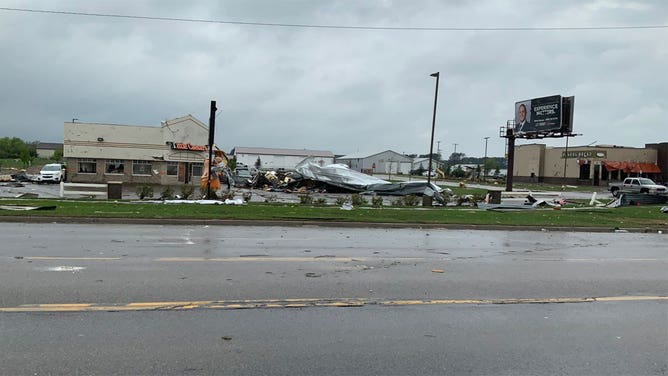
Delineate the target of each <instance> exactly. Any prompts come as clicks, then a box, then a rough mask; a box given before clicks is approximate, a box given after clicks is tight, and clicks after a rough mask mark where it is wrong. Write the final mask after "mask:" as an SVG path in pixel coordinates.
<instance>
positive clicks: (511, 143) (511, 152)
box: [506, 127, 515, 192]
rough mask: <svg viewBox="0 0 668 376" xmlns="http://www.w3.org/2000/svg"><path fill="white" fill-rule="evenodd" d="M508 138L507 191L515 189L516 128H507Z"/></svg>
mask: <svg viewBox="0 0 668 376" xmlns="http://www.w3.org/2000/svg"><path fill="white" fill-rule="evenodd" d="M506 138H507V139H508V172H507V173H506V192H512V191H513V165H514V164H515V134H514V129H512V128H510V127H508V129H507V130H506Z"/></svg>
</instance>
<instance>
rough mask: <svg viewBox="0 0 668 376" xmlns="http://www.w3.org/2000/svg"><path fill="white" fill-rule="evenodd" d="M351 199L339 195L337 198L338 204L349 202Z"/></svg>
mask: <svg viewBox="0 0 668 376" xmlns="http://www.w3.org/2000/svg"><path fill="white" fill-rule="evenodd" d="M349 201H350V199H348V198H347V197H337V198H336V205H337V206H341V205H343V204H345V203H346V202H349Z"/></svg>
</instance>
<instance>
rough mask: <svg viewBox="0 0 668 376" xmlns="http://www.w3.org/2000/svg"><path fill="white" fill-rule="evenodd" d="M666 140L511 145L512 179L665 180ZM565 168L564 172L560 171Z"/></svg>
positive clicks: (570, 181) (667, 178) (579, 181)
mask: <svg viewBox="0 0 668 376" xmlns="http://www.w3.org/2000/svg"><path fill="white" fill-rule="evenodd" d="M667 156H668V142H662V143H656V144H646V145H645V147H644V148H634V147H628V146H617V145H595V146H574V147H569V148H568V151H567V150H566V148H565V147H548V146H546V145H544V144H529V145H519V146H515V162H514V164H513V180H514V181H516V182H544V183H549V184H574V185H606V184H607V183H608V181H615V180H620V179H623V178H624V177H626V176H645V177H649V178H651V179H654V180H656V181H659V182H664V183H665V182H666V181H668V175H666V173H667V172H668V157H667ZM564 172H565V174H564Z"/></svg>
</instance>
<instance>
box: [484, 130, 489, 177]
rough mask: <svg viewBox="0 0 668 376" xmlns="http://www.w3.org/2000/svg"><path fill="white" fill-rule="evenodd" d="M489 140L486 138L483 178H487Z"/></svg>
mask: <svg viewBox="0 0 668 376" xmlns="http://www.w3.org/2000/svg"><path fill="white" fill-rule="evenodd" d="M487 140H489V137H485V160H484V161H483V165H482V174H483V177H487Z"/></svg>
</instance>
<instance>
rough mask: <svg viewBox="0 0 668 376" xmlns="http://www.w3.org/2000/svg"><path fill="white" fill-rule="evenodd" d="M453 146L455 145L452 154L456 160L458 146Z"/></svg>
mask: <svg viewBox="0 0 668 376" xmlns="http://www.w3.org/2000/svg"><path fill="white" fill-rule="evenodd" d="M453 145H455V152H454V153H452V154H453V155H454V157H455V158H457V145H459V144H453Z"/></svg>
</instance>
